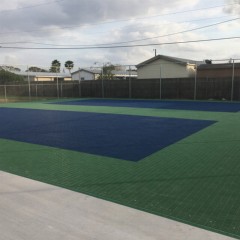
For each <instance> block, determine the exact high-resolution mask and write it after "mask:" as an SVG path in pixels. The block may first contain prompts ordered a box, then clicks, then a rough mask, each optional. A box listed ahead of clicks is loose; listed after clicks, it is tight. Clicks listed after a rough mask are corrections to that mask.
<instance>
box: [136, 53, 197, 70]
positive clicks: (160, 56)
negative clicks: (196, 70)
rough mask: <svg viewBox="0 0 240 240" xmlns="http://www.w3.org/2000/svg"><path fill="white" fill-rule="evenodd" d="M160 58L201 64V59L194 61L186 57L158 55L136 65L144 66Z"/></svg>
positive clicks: (175, 61) (182, 63) (185, 63)
mask: <svg viewBox="0 0 240 240" xmlns="http://www.w3.org/2000/svg"><path fill="white" fill-rule="evenodd" d="M159 59H163V60H166V61H169V62H174V63H177V64H181V65H187V64H199V61H194V60H191V59H184V58H177V57H171V56H165V55H157V56H155V57H153V58H150V59H148V60H146V61H144V62H142V63H139V64H138V65H136V67H137V68H140V67H143V66H145V65H147V64H149V63H151V62H154V61H156V60H159Z"/></svg>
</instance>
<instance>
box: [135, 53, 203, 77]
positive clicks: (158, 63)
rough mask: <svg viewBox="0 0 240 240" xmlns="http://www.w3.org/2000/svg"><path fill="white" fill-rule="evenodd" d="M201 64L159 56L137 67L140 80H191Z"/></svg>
mask: <svg viewBox="0 0 240 240" xmlns="http://www.w3.org/2000/svg"><path fill="white" fill-rule="evenodd" d="M198 63H199V62H197V61H193V60H189V59H183V58H176V57H170V56H165V55H157V56H155V57H153V58H150V59H148V60H147V61H144V62H142V63H139V64H138V65H136V67H137V74H138V79H160V78H164V79H166V78H189V77H194V75H195V71H196V65H197V64H198Z"/></svg>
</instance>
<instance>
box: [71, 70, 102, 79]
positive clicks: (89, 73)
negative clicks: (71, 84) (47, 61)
mask: <svg viewBox="0 0 240 240" xmlns="http://www.w3.org/2000/svg"><path fill="white" fill-rule="evenodd" d="M100 75H101V70H100V69H95V68H81V69H79V70H77V71H76V72H73V73H72V80H73V81H84V80H97V79H98V77H99V76H100Z"/></svg>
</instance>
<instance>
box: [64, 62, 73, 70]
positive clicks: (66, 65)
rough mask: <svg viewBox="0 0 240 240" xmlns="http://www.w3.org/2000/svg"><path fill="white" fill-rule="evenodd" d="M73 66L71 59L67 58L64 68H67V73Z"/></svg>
mask: <svg viewBox="0 0 240 240" xmlns="http://www.w3.org/2000/svg"><path fill="white" fill-rule="evenodd" d="M73 67H74V63H73V61H70V60H68V61H66V62H65V68H66V69H68V71H69V73H71V69H72V68H73Z"/></svg>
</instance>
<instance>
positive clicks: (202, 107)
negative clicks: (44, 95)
mask: <svg viewBox="0 0 240 240" xmlns="http://www.w3.org/2000/svg"><path fill="white" fill-rule="evenodd" d="M51 104H52V103H51ZM54 104H60V105H80V106H109V107H132V108H156V109H172V110H193V111H211V112H238V111H240V103H239V102H215V101H212V102H204V101H166V100H134V99H129V100H125V99H121V100H119V99H81V100H73V101H59V102H54Z"/></svg>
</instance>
